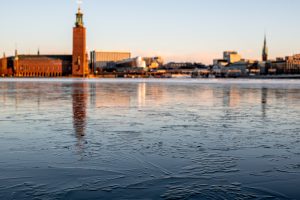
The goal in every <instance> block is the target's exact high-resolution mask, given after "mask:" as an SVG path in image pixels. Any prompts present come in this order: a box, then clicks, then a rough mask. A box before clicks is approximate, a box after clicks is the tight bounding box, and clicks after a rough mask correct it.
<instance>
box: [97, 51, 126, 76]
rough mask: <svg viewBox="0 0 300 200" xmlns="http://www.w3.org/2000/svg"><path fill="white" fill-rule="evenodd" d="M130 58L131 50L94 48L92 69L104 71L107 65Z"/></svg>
mask: <svg viewBox="0 0 300 200" xmlns="http://www.w3.org/2000/svg"><path fill="white" fill-rule="evenodd" d="M130 58H131V53H130V52H104V51H96V50H94V51H92V52H91V67H92V71H93V72H96V71H102V70H103V69H104V68H105V67H110V66H111V65H112V64H114V63H116V62H119V61H122V60H126V59H130Z"/></svg>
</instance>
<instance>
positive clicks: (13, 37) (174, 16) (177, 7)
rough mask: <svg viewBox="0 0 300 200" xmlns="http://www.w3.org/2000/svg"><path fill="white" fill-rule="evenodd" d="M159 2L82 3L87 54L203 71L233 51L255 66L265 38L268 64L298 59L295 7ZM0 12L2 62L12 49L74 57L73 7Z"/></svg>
mask: <svg viewBox="0 0 300 200" xmlns="http://www.w3.org/2000/svg"><path fill="white" fill-rule="evenodd" d="M156 2H158V1H151V3H150V2H143V4H141V3H139V2H138V1H137V0H131V1H130V2H123V1H120V0H113V1H110V2H99V1H95V0H89V1H84V3H83V5H82V9H83V12H84V13H85V26H86V27H87V28H88V31H87V38H88V39H87V47H88V50H89V51H91V50H94V49H101V50H107V51H130V52H132V53H133V55H134V56H138V55H141V56H155V55H158V56H162V57H164V58H165V60H166V61H192V62H203V63H205V64H211V62H212V60H213V59H214V58H220V57H221V56H222V52H223V51H224V50H235V51H238V52H239V53H240V54H241V55H242V56H243V57H245V58H249V59H257V60H260V59H261V53H262V47H263V40H264V34H265V32H266V34H267V40H268V47H269V55H270V58H271V59H274V58H275V57H283V56H286V55H292V54H296V53H299V52H300V40H299V39H298V37H297V36H298V35H299V33H300V28H298V27H296V26H295V24H296V22H297V15H299V14H297V12H296V11H297V7H299V5H300V3H299V2H295V1H280V0H275V1H274V0H273V1H270V0H266V1H264V2H261V1H257V0H255V1H251V2H239V1H237V0H231V1H227V2H223V1H220V0H213V1H210V2H198V1H195V0H189V1H188V2H187V1H185V2H183V1H170V0H166V1H164V2H158V3H156ZM271 2H272V3H271ZM2 6H3V12H1V13H0V16H1V18H2V19H6V20H4V21H2V22H1V24H2V27H3V31H2V32H1V39H0V41H1V42H0V44H1V45H0V50H1V51H2V52H5V53H6V55H13V52H14V49H16V48H17V49H18V50H19V52H20V53H21V54H35V53H36V52H37V51H38V49H40V51H41V53H42V54H51V53H60V54H61V53H63V54H70V53H71V52H72V40H71V39H70V37H69V35H70V28H69V27H70V26H71V25H73V24H74V21H73V19H74V10H76V8H77V4H76V1H66V2H60V1H58V0H53V1H51V2H50V1H47V2H36V1H34V0H28V1H26V2H17V3H16V0H12V1H9V2H7V1H3V2H2ZM12 10H13V12H12ZM28 13H31V14H30V15H29V14H28ZM8 16H9V17H8ZM224 16H226V17H224ZM20 17H22V20H20ZM298 18H299V17H298Z"/></svg>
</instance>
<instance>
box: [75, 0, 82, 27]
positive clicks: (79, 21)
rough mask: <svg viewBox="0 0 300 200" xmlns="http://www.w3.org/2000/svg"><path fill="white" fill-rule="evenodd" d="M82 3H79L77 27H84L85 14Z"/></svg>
mask: <svg viewBox="0 0 300 200" xmlns="http://www.w3.org/2000/svg"><path fill="white" fill-rule="evenodd" d="M80 4H81V1H78V11H77V13H76V23H75V26H76V27H82V26H83V13H82V12H81V8H80Z"/></svg>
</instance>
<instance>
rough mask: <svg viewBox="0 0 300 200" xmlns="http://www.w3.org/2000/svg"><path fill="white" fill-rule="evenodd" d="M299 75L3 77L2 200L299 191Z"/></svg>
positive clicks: (297, 194)
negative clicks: (290, 77)
mask: <svg viewBox="0 0 300 200" xmlns="http://www.w3.org/2000/svg"><path fill="white" fill-rule="evenodd" d="M299 119H300V80H246V79H245V80H243V79H232V80H227V79H226V80H218V79H211V80H209V79H195V80H189V79H184V80H178V79H176V80H174V79H169V80H163V79H160V80H156V79H132V80H131V79H105V80H102V79H100V80H94V79H88V80H81V79H0V152H1V154H0V199H299V198H300V191H299V189H298V188H299V185H300V121H299Z"/></svg>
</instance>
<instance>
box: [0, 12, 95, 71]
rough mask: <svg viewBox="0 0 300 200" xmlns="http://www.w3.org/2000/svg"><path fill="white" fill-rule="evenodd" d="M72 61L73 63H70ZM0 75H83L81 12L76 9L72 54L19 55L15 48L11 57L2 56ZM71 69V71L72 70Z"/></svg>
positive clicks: (83, 46)
mask: <svg viewBox="0 0 300 200" xmlns="http://www.w3.org/2000/svg"><path fill="white" fill-rule="evenodd" d="M72 63H73V64H72ZM0 65H1V66H0V75H1V76H2V75H6V76H7V75H13V76H18V77H56V76H69V75H73V76H84V75H87V74H88V73H89V71H88V57H87V54H86V30H85V27H84V26H83V14H82V13H81V11H80V8H79V9H78V13H77V14H76V26H75V28H74V30H73V55H40V52H39V51H38V53H37V54H36V55H19V54H18V52H17V50H16V51H15V55H14V56H11V57H7V58H6V57H5V56H4V57H3V58H2V59H1V62H0ZM72 71H73V72H72Z"/></svg>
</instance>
